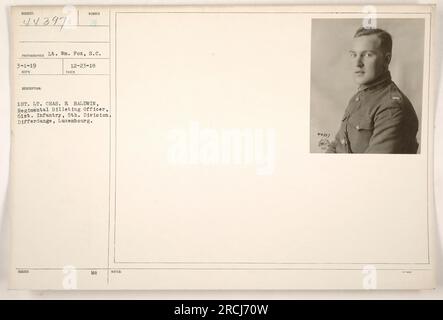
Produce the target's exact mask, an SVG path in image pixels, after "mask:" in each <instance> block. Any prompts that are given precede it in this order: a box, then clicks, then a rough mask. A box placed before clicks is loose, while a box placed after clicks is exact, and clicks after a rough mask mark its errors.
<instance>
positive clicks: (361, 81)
mask: <svg viewBox="0 0 443 320" xmlns="http://www.w3.org/2000/svg"><path fill="white" fill-rule="evenodd" d="M354 82H355V83H356V84H358V85H360V86H361V85H365V84H366V83H368V81H367V80H366V79H363V78H362V77H359V76H356V77H354Z"/></svg>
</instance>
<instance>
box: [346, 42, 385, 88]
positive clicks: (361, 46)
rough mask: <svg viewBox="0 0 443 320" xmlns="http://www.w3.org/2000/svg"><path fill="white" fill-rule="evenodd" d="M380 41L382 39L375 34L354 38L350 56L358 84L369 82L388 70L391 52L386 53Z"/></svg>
mask: <svg viewBox="0 0 443 320" xmlns="http://www.w3.org/2000/svg"><path fill="white" fill-rule="evenodd" d="M380 43H381V40H380V39H379V38H378V37H377V35H375V34H371V35H367V36H360V37H357V38H354V39H353V44H352V50H350V56H351V63H352V72H353V75H354V81H355V82H356V83H357V84H360V85H362V84H363V85H364V84H369V83H371V82H372V81H374V80H376V79H377V78H378V77H380V76H381V75H382V74H383V73H384V72H385V71H386V70H387V67H388V64H389V59H390V54H386V55H385V53H384V52H383V51H382V49H381V48H380Z"/></svg>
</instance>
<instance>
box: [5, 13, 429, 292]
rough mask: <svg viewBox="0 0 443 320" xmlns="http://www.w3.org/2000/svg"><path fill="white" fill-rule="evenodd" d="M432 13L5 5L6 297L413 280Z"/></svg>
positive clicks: (424, 242) (424, 166) (422, 228)
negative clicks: (25, 292)
mask: <svg viewBox="0 0 443 320" xmlns="http://www.w3.org/2000/svg"><path fill="white" fill-rule="evenodd" d="M435 12H436V11H435V6H433V5H408V6H403V5H402V6H394V5H389V6H388V5H379V6H365V7H363V6H94V7H92V6H65V7H62V6H18V7H11V10H10V29H11V58H10V59H11V84H12V89H11V90H12V101H11V130H12V131H11V139H12V141H11V145H12V147H11V170H10V184H9V193H8V212H9V213H10V215H11V220H12V237H11V264H10V266H11V268H10V287H11V288H14V289H38V290H42V289H56V290H61V289H82V290H87V289H139V290H140V289H429V288H433V287H434V286H435V264H434V262H435V259H434V249H435V241H434V236H435V232H434V218H435V217H434V199H433V192H434V191H433V121H434V104H435V88H436V87H435V74H434V70H435V68H433V65H434V64H435V50H434V47H435V43H434V42H435V31H436V29H435ZM391 47H392V48H391ZM331 152H332V153H331Z"/></svg>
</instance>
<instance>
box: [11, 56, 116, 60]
mask: <svg viewBox="0 0 443 320" xmlns="http://www.w3.org/2000/svg"><path fill="white" fill-rule="evenodd" d="M17 59H45V60H109V59H110V58H71V57H62V58H59V57H57V58H47V57H18V58H17Z"/></svg>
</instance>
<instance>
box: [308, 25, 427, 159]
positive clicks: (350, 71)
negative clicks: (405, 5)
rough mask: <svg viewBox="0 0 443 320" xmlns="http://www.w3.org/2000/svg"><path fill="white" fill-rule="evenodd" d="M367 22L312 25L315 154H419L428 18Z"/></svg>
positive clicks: (313, 146) (312, 150) (312, 129)
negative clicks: (426, 23) (424, 50)
mask: <svg viewBox="0 0 443 320" xmlns="http://www.w3.org/2000/svg"><path fill="white" fill-rule="evenodd" d="M362 22H364V21H362V20H357V19H347V20H345V19H314V20H313V22H312V60H311V152H321V153H378V154H417V153H420V132H419V131H420V118H421V104H422V86H423V84H422V79H423V48H424V44H423V42H424V23H423V21H421V20H420V19H379V20H378V21H376V25H374V24H371V25H364V23H362ZM331 31H332V32H331ZM333 31H336V32H333ZM334 38H335V39H334ZM334 40H335V41H334Z"/></svg>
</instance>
